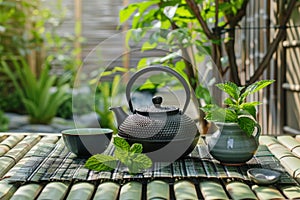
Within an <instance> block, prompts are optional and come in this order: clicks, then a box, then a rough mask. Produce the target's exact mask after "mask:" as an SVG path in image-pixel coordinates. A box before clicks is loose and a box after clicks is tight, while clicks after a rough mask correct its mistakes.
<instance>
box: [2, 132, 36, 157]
mask: <svg viewBox="0 0 300 200" xmlns="http://www.w3.org/2000/svg"><path fill="white" fill-rule="evenodd" d="M40 139H41V137H40V136H39V135H30V136H27V137H25V138H24V139H23V140H22V141H21V142H19V143H18V144H17V145H16V146H15V147H14V148H12V149H11V150H10V151H8V152H7V153H6V154H5V156H8V157H11V158H13V159H15V161H16V162H17V161H19V160H20V159H21V158H22V157H23V156H24V155H25V154H26V153H27V152H28V151H29V150H30V149H31V148H32V147H33V146H34V145H35V144H36V143H37V142H38V141H39V140H40Z"/></svg>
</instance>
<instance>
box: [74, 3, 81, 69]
mask: <svg viewBox="0 0 300 200" xmlns="http://www.w3.org/2000/svg"><path fill="white" fill-rule="evenodd" d="M74 1H75V2H74V6H75V9H74V10H75V27H74V32H75V38H76V40H75V41H74V47H75V50H76V58H75V59H76V63H77V64H79V63H81V57H82V49H81V43H80V38H81V35H82V1H81V0H74Z"/></svg>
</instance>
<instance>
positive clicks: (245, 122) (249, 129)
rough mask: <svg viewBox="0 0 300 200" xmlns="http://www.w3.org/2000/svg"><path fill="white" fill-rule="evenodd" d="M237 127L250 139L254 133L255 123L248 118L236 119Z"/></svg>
mask: <svg viewBox="0 0 300 200" xmlns="http://www.w3.org/2000/svg"><path fill="white" fill-rule="evenodd" d="M238 124H239V127H240V128H241V129H242V130H243V131H245V133H246V134H247V135H248V136H249V137H250V136H251V135H252V133H253V132H254V128H255V125H256V121H254V120H253V119H251V118H250V117H239V118H238Z"/></svg>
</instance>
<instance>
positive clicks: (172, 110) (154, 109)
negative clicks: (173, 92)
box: [135, 96, 179, 116]
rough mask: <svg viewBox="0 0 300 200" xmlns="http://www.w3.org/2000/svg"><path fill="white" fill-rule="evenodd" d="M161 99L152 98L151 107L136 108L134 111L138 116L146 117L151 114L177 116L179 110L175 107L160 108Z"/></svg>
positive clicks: (159, 97)
mask: <svg viewBox="0 0 300 200" xmlns="http://www.w3.org/2000/svg"><path fill="white" fill-rule="evenodd" d="M162 101H163V98H162V97H161V96H154V97H153V98H152V103H153V105H152V106H149V107H144V108H137V109H136V110H135V111H136V112H137V113H138V114H141V115H145V116H148V115H149V113H151V114H156V113H157V114H159V113H164V114H177V113H178V112H179V108H177V107H175V106H161V103H162Z"/></svg>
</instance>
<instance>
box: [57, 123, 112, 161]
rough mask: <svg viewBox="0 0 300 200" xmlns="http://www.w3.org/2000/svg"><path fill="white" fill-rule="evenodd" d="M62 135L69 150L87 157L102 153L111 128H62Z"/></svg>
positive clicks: (107, 143)
mask: <svg viewBox="0 0 300 200" xmlns="http://www.w3.org/2000/svg"><path fill="white" fill-rule="evenodd" d="M61 133H62V137H63V140H64V143H65V144H66V146H67V148H68V149H69V151H71V152H72V153H74V154H76V155H77V157H83V158H87V157H90V156H92V155H94V154H99V153H103V152H104V151H105V149H106V148H107V147H108V145H109V143H110V141H111V138H112V135H113V130H111V129H108V128H78V129H67V130H63V131H62V132H61Z"/></svg>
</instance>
